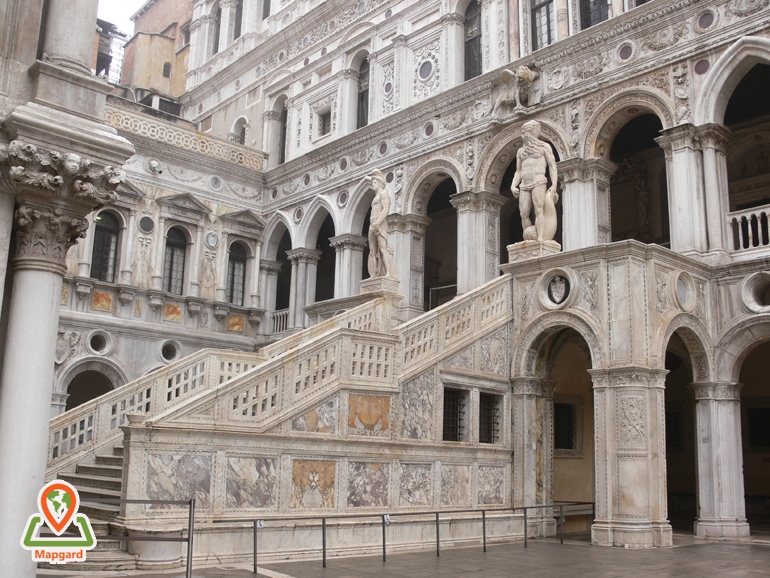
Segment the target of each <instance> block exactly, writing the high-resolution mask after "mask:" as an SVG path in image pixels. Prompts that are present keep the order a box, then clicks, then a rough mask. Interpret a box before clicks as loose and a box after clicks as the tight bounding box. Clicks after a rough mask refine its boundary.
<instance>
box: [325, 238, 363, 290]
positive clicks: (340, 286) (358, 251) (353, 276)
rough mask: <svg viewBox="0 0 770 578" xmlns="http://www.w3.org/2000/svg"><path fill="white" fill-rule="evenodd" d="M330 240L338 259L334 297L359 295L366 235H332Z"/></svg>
mask: <svg viewBox="0 0 770 578" xmlns="http://www.w3.org/2000/svg"><path fill="white" fill-rule="evenodd" d="M329 242H330V243H331V245H332V247H334V249H335V251H336V259H337V261H336V264H335V268H334V298H335V299H339V298H340V297H350V296H352V295H358V292H359V288H360V284H361V276H362V273H363V259H364V247H366V243H367V241H366V237H361V236H359V235H352V234H350V233H348V234H345V235H338V236H337V237H332V238H331V239H329Z"/></svg>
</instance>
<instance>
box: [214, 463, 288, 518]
mask: <svg viewBox="0 0 770 578" xmlns="http://www.w3.org/2000/svg"><path fill="white" fill-rule="evenodd" d="M276 462H277V460H275V459H273V458H245V457H228V458H227V499H226V504H227V507H228V508H270V507H274V506H275V505H276V497H277V494H278V492H277V488H276V481H277V479H278V475H277V467H276V466H277V463H276Z"/></svg>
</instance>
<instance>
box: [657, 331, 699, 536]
mask: <svg viewBox="0 0 770 578" xmlns="http://www.w3.org/2000/svg"><path fill="white" fill-rule="evenodd" d="M665 368H666V369H667V370H668V373H667V374H666V390H665V408H666V431H665V435H666V480H667V486H666V487H667V496H666V498H667V501H668V517H669V522H670V523H671V527H672V528H673V529H674V530H675V531H684V532H688V533H692V532H693V528H694V526H693V524H694V522H695V518H696V517H697V515H698V498H697V469H696V448H695V400H694V399H693V395H692V392H691V391H690V389H689V387H688V386H689V385H690V384H691V383H692V382H693V373H692V367H691V362H690V353H689V352H688V350H687V346H686V345H685V343H684V341H683V340H682V338H681V337H680V336H679V335H678V334H677V333H674V334H673V335H672V336H671V339H670V340H669V342H668V347H667V348H666V360H665Z"/></svg>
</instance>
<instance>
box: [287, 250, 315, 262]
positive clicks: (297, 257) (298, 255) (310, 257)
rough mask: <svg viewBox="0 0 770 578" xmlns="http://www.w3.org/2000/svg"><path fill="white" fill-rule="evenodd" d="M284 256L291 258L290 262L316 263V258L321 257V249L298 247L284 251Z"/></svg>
mask: <svg viewBox="0 0 770 578" xmlns="http://www.w3.org/2000/svg"><path fill="white" fill-rule="evenodd" d="M286 256H287V257H288V258H289V259H290V260H291V262H292V264H297V263H318V260H319V259H320V258H321V251H316V250H315V249H305V248H304V247H300V248H299V249H292V250H291V251H286Z"/></svg>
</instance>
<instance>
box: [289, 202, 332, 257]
mask: <svg viewBox="0 0 770 578" xmlns="http://www.w3.org/2000/svg"><path fill="white" fill-rule="evenodd" d="M306 214H307V217H305V218H304V219H303V220H302V221H303V225H301V227H300V230H299V232H298V234H297V238H298V239H299V243H300V244H299V245H298V247H308V248H311V249H313V248H315V246H316V241H317V238H318V231H319V230H320V228H321V224H322V223H323V222H324V220H325V219H326V217H327V215H328V216H330V217H331V218H332V221H333V222H334V231H335V234H337V235H339V233H338V232H337V231H339V222H340V215H339V212H338V211H337V210H336V208H335V207H334V205H333V204H332V203H331V201H330V200H329V199H328V197H326V196H323V195H319V196H317V197H315V198H314V199H313V201H312V202H311V203H310V205H309V206H308V208H307V211H306ZM295 248H296V247H295Z"/></svg>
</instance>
